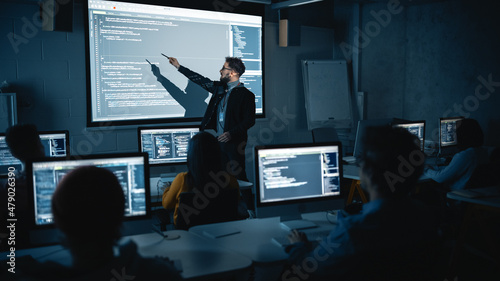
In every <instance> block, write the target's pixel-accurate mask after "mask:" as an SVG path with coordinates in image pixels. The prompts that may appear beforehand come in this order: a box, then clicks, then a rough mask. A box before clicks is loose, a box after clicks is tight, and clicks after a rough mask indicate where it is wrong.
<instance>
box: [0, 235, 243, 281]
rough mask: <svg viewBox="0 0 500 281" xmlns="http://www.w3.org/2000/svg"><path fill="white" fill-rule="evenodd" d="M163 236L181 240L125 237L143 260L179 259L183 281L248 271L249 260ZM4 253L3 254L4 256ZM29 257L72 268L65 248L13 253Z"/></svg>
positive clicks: (196, 239)
mask: <svg viewBox="0 0 500 281" xmlns="http://www.w3.org/2000/svg"><path fill="white" fill-rule="evenodd" d="M165 234H167V235H168V234H170V235H172V234H177V235H179V236H180V238H178V239H175V240H166V239H164V238H163V237H161V236H160V235H159V234H158V233H148V234H140V235H133V236H127V237H124V238H122V241H123V240H126V239H130V240H133V241H134V242H135V243H136V244H137V248H138V252H139V254H141V255H142V256H144V257H155V256H161V257H168V258H169V259H171V260H180V263H181V267H182V272H181V276H182V277H183V278H184V279H191V280H193V279H200V280H206V279H207V278H208V277H209V276H210V277H218V278H219V277H220V278H223V279H224V278H233V277H234V276H239V275H240V274H242V273H244V272H245V270H250V267H251V265H252V261H251V260H250V259H248V258H246V257H244V256H242V255H239V254H237V253H234V252H230V251H227V250H224V249H223V248H221V247H218V246H217V245H215V244H213V243H211V242H210V241H208V240H207V239H205V238H203V237H200V236H198V235H194V234H192V233H189V232H187V231H184V230H172V231H166V232H165ZM6 255H7V253H2V256H3V257H5V256H6ZM26 255H31V256H32V257H33V258H34V259H36V260H38V261H40V262H45V261H55V262H58V263H61V264H63V265H66V266H70V265H71V260H72V259H71V255H70V253H69V250H68V249H65V248H63V247H62V246H60V245H55V246H48V247H41V248H34V249H24V250H18V251H16V257H17V258H19V257H22V256H26Z"/></svg>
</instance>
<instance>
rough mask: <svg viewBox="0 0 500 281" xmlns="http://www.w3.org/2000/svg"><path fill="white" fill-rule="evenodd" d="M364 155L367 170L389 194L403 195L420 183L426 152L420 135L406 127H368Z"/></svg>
mask: <svg viewBox="0 0 500 281" xmlns="http://www.w3.org/2000/svg"><path fill="white" fill-rule="evenodd" d="M363 147H364V151H363V153H362V156H361V157H360V163H361V165H362V169H363V171H365V172H366V173H367V174H368V176H369V177H370V178H371V180H372V183H373V184H374V185H375V186H376V188H378V191H379V192H380V193H382V194H384V195H385V196H387V197H393V196H394V197H402V196H406V195H408V192H409V191H410V189H411V188H413V187H414V185H415V184H416V183H417V181H418V178H419V177H420V176H421V175H422V172H423V168H424V161H425V155H424V154H423V153H422V151H421V150H420V145H419V140H418V138H417V137H416V136H414V135H412V134H411V133H409V132H408V131H407V130H405V129H403V128H392V127H390V126H382V127H368V128H367V129H366V134H365V138H364V140H363Z"/></svg>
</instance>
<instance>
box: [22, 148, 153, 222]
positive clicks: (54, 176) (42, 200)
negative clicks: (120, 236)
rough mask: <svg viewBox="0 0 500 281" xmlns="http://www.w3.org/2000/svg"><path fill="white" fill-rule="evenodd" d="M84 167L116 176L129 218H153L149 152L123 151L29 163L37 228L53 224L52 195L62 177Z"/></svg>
mask: <svg viewBox="0 0 500 281" xmlns="http://www.w3.org/2000/svg"><path fill="white" fill-rule="evenodd" d="M81 166H97V167H103V168H106V169H109V170H110V171H112V172H113V173H114V174H115V175H116V177H117V178H118V181H119V182H120V184H121V186H122V188H123V193H124V194H125V220H135V219H145V218H148V217H150V209H151V208H150V189H149V169H148V157H147V154H145V153H123V154H110V155H93V156H78V157H71V158H69V159H63V158H44V159H37V160H33V161H31V162H30V163H28V164H27V175H28V179H29V182H28V189H29V194H30V196H29V197H30V201H31V204H30V205H31V206H32V216H33V218H32V219H33V221H32V222H33V224H32V225H34V229H36V228H43V227H47V226H52V225H53V216H52V209H51V206H52V205H51V204H52V201H51V200H52V195H53V193H54V191H55V189H56V187H57V185H58V184H59V182H60V181H61V179H62V178H63V177H64V176H65V175H66V174H67V173H68V172H70V171H71V170H73V169H75V168H77V167H81ZM82 192H85V191H84V190H83V191H82ZM89 208H99V206H89Z"/></svg>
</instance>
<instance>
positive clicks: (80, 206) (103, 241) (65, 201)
mask: <svg viewBox="0 0 500 281" xmlns="http://www.w3.org/2000/svg"><path fill="white" fill-rule="evenodd" d="M124 207H125V196H124V194H123V190H122V187H121V185H120V183H119V182H118V179H117V178H116V176H115V175H114V174H113V173H112V172H111V171H109V170H107V169H104V168H97V167H93V166H85V167H79V168H77V169H75V170H73V171H71V172H69V173H68V174H67V175H66V176H64V178H63V179H62V180H61V182H60V183H59V184H58V186H57V188H56V190H55V192H54V195H53V197H52V213H53V215H54V222H55V224H56V226H57V227H58V228H59V229H60V230H61V231H62V232H63V233H64V234H65V236H66V240H67V242H68V246H69V248H70V250H71V252H72V255H73V258H74V263H75V266H80V267H87V268H88V267H93V266H94V265H98V264H101V263H103V262H106V261H107V260H109V259H111V258H112V257H113V245H114V243H115V242H116V241H117V240H118V239H119V238H120V227H121V224H122V221H123V216H124Z"/></svg>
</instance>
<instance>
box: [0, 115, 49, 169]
mask: <svg viewBox="0 0 500 281" xmlns="http://www.w3.org/2000/svg"><path fill="white" fill-rule="evenodd" d="M5 142H6V143H7V146H8V147H9V149H10V151H11V153H12V155H13V156H14V157H16V158H18V159H19V160H21V161H22V162H26V161H27V160H29V159H32V158H36V157H41V156H43V148H42V143H41V141H40V136H39V134H38V130H37V129H36V126H35V125H33V124H17V125H14V126H12V127H9V128H8V129H7V131H6V132H5Z"/></svg>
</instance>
